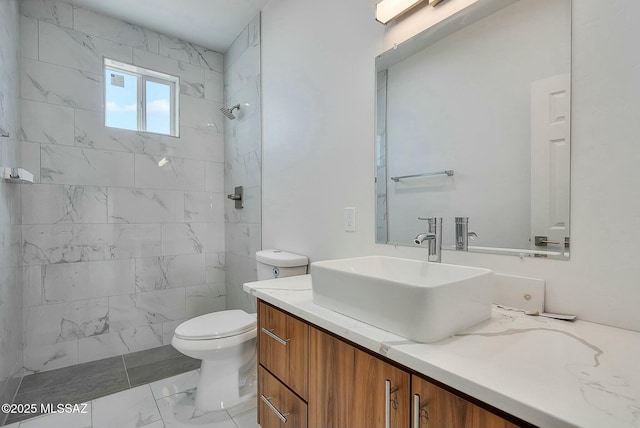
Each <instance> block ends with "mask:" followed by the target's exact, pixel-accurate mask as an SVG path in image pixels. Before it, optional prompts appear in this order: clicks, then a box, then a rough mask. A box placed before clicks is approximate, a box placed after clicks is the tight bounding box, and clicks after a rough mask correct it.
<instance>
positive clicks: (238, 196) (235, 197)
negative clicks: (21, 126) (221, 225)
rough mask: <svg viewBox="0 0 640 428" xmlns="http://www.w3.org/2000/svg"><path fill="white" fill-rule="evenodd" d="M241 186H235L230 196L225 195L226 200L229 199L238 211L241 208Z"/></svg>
mask: <svg viewBox="0 0 640 428" xmlns="http://www.w3.org/2000/svg"><path fill="white" fill-rule="evenodd" d="M242 193H243V192H242V186H237V187H236V188H235V189H234V192H233V193H232V194H230V195H227V198H229V199H231V200H232V201H235V203H236V206H235V208H236V209H240V208H242Z"/></svg>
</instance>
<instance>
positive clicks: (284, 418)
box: [258, 366, 307, 428]
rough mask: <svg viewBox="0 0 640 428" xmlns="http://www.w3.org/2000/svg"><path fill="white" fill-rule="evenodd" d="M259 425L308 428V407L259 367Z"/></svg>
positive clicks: (268, 427)
mask: <svg viewBox="0 0 640 428" xmlns="http://www.w3.org/2000/svg"><path fill="white" fill-rule="evenodd" d="M258 385H260V387H259V391H258V406H259V409H258V415H259V416H258V423H259V424H260V426H261V427H262V428H276V427H278V428H282V427H291V428H307V405H306V403H305V402H304V401H302V400H301V399H300V398H299V397H297V396H296V395H295V394H294V393H293V392H291V391H290V390H289V389H288V388H287V387H286V386H284V385H283V384H282V383H280V381H279V380H278V379H276V378H275V377H273V376H272V375H271V374H270V373H269V372H268V371H266V370H265V369H264V368H263V367H262V366H258Z"/></svg>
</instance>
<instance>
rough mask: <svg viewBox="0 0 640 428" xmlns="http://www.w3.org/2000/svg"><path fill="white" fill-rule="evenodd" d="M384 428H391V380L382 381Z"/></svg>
mask: <svg viewBox="0 0 640 428" xmlns="http://www.w3.org/2000/svg"><path fill="white" fill-rule="evenodd" d="M384 428H391V381H390V380H388V379H387V380H385V381H384Z"/></svg>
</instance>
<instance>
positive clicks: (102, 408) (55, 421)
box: [6, 370, 259, 428]
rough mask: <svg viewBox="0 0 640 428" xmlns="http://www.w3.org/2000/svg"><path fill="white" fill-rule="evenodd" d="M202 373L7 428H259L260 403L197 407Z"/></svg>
mask: <svg viewBox="0 0 640 428" xmlns="http://www.w3.org/2000/svg"><path fill="white" fill-rule="evenodd" d="M198 376H199V372H198V370H192V371H189V372H186V373H182V374H179V375H176V376H172V377H170V378H167V379H162V380H158V381H155V382H151V383H147V384H144V385H140V386H137V387H135V388H131V389H127V390H124V391H121V392H117V393H115V394H111V395H107V396H105V397H102V398H97V399H95V400H91V401H90V402H88V403H87V406H86V408H85V409H78V410H84V413H53V414H48V415H44V416H38V417H35V418H33V419H29V420H26V421H22V422H16V423H13V424H10V425H6V427H7V428H129V427H130V428H141V427H144V428H163V427H164V428H193V427H201V428H259V425H258V424H257V422H256V407H255V406H256V401H255V400H251V401H250V402H249V403H246V404H243V405H240V406H237V407H235V408H231V409H228V410H224V411H220V412H211V413H202V412H198V411H197V410H196V408H195V406H194V392H195V387H196V385H197V382H198Z"/></svg>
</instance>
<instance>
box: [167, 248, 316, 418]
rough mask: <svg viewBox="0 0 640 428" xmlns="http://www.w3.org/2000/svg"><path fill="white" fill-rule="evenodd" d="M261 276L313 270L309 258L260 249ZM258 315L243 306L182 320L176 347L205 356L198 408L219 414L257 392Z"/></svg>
mask: <svg viewBox="0 0 640 428" xmlns="http://www.w3.org/2000/svg"><path fill="white" fill-rule="evenodd" d="M256 263H257V269H258V280H259V281H262V280H266V279H274V278H283V277H287V276H294V275H304V274H306V273H307V265H308V264H309V260H308V259H307V257H305V256H300V255H298V254H292V253H288V252H286V251H281V250H262V251H258V252H257V253H256ZM256 335H257V332H256V314H248V313H246V312H245V311H243V310H240V309H232V310H226V311H220V312H213V313H210V314H206V315H201V316H199V317H196V318H192V319H190V320H188V321H185V322H183V323H182V324H180V325H179V326H178V327H177V328H176V330H175V332H174V334H173V338H172V339H171V345H173V347H174V348H175V349H176V350H178V351H180V352H181V353H183V354H185V355H187V356H189V357H192V358H197V359H199V360H202V364H201V365H200V379H199V380H198V387H197V389H196V398H195V406H196V408H197V409H198V410H199V411H202V412H214V411H219V410H224V409H228V408H230V407H233V406H237V405H239V404H241V403H243V402H245V401H248V400H250V399H253V398H255V396H256V360H257V356H256Z"/></svg>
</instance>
